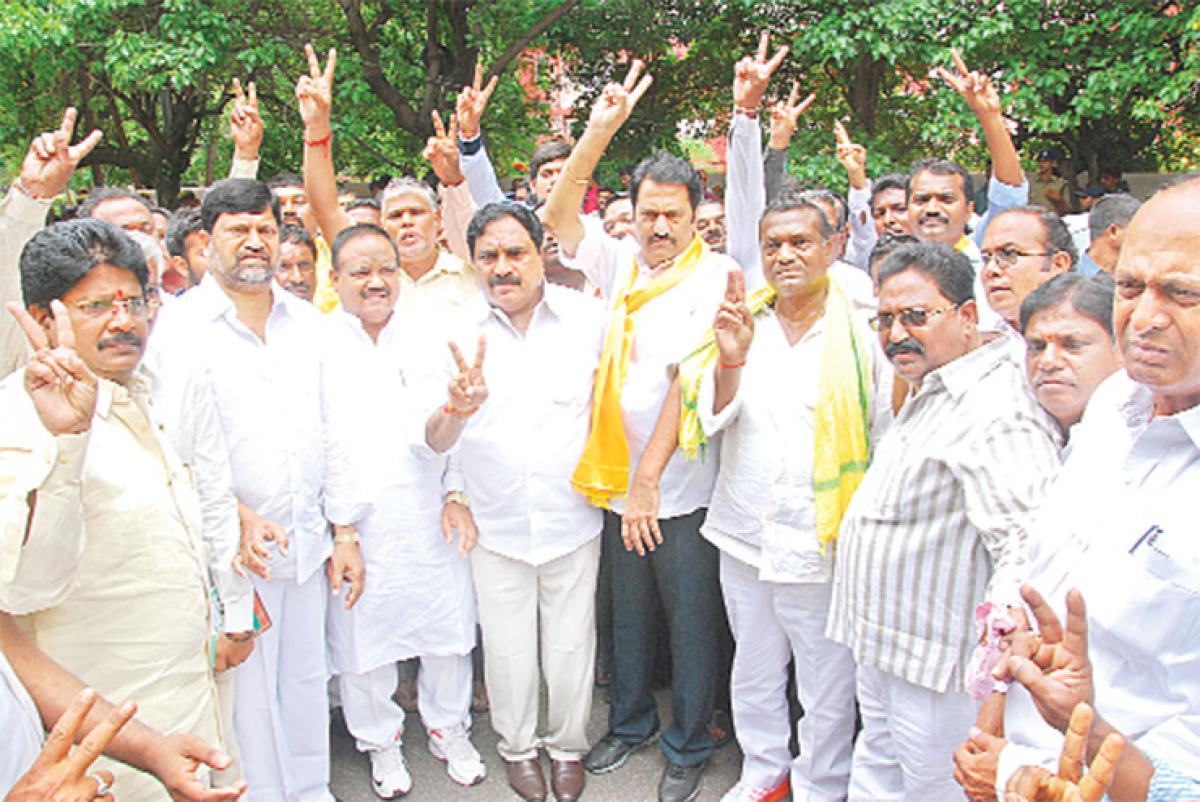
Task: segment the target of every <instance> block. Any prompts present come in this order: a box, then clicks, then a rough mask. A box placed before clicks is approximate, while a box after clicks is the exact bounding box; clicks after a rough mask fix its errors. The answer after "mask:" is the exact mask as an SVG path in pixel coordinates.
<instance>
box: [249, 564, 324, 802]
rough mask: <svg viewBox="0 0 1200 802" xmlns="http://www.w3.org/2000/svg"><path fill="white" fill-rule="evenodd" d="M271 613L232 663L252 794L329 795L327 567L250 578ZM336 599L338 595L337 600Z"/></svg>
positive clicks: (271, 799)
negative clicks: (300, 579)
mask: <svg viewBox="0 0 1200 802" xmlns="http://www.w3.org/2000/svg"><path fill="white" fill-rule="evenodd" d="M253 581H254V587H255V589H256V590H257V591H258V594H259V596H261V597H262V601H263V605H264V606H265V607H266V608H267V613H268V614H269V615H270V616H271V620H272V626H271V628H270V629H268V630H267V631H266V632H264V633H262V634H261V635H259V637H258V638H257V640H256V641H255V644H254V651H253V652H251V653H250V657H249V658H248V659H247V660H246V662H244V663H242V664H241V665H240V666H238V667H237V669H235V670H236V671H237V693H236V698H237V701H236V703H235V705H234V724H235V728H236V730H237V738H238V745H239V746H240V747H241V750H242V766H243V769H244V770H245V774H246V781H247V782H248V783H249V784H250V790H249V792H248V798H249V800H250V802H280V801H281V800H286V801H287V802H330V801H331V800H332V799H333V795H332V794H330V792H329V702H328V699H327V696H326V681H327V678H328V667H327V666H326V663H325V605H326V601H327V595H328V593H329V589H328V584H327V583H326V581H325V572H324V570H318V571H317V572H316V573H314V574H313V575H312V576H311V577H309V578H308V580H307V581H305V582H304V583H302V584H297V583H296V581H295V580H292V579H275V580H271V581H270V582H263V581H262V580H260V579H259V578H258V577H254V578H253ZM338 603H339V604H340V603H341V600H340V599H339V600H338Z"/></svg>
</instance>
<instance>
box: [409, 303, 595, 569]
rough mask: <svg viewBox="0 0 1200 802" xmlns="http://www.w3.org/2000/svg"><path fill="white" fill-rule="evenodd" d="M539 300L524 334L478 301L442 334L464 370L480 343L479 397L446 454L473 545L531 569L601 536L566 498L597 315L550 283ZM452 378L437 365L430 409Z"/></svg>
mask: <svg viewBox="0 0 1200 802" xmlns="http://www.w3.org/2000/svg"><path fill="white" fill-rule="evenodd" d="M544 291H545V296H544V297H543V299H542V301H541V303H540V304H538V307H537V309H536V310H535V311H534V313H533V319H532V320H531V321H530V322H529V328H528V329H527V330H526V332H525V334H524V335H522V334H521V333H520V332H518V331H517V330H516V329H514V328H513V327H512V324H511V323H510V322H509V320H508V318H507V317H506V316H505V314H504V313H503V312H502V311H500V310H499V309H495V308H493V307H491V306H489V305H488V303H487V302H486V301H485V300H484V297H483V296H482V295H479V296H477V297H475V298H472V299H471V300H470V301H468V303H467V305H466V306H465V307H464V308H463V311H462V315H461V317H460V318H459V320H458V321H457V323H458V325H457V326H456V327H455V328H454V329H453V330H452V333H451V336H452V337H453V338H454V341H455V342H456V343H457V344H458V347H459V348H460V349H461V350H462V352H463V356H464V358H465V359H466V360H467V362H468V363H469V362H471V361H472V360H473V359H474V358H475V356H474V355H475V350H476V347H477V345H478V342H479V335H480V334H482V335H484V336H485V337H486V338H487V355H486V357H485V360H484V364H483V375H484V381H485V382H486V383H487V388H488V397H487V400H486V401H485V402H484V404H483V406H482V407H480V409H479V411H478V412H476V413H475V415H473V416H472V417H471V418H470V419H468V421H467V425H466V428H465V429H464V430H463V433H462V436H461V437H460V438H459V440H458V444H457V446H456V449H457V457H458V460H459V463H460V465H461V470H462V475H463V479H464V481H465V486H466V490H467V493H468V494H469V495H470V497H471V511H472V512H473V513H474V515H475V522H476V524H477V525H478V527H479V545H480V546H481V547H483V548H485V549H487V550H489V551H492V552H495V553H497V554H500V555H501V556H504V557H508V558H510V559H513V560H520V561H522V562H526V563H529V564H531V565H542V564H545V563H548V562H550V561H551V560H554V559H557V558H559V557H562V556H564V555H566V554H569V553H571V552H572V551H574V550H575V549H577V548H579V547H580V546H582V545H583V544H584V543H586V542H588V541H589V540H591V539H592V538H594V537H596V536H598V535H599V534H600V527H601V513H600V510H599V509H596V508H594V507H592V506H590V505H589V504H588V503H587V500H586V499H585V498H584V497H583V496H582V495H580V494H579V493H577V492H575V489H574V488H573V487H571V474H572V473H573V472H574V470H575V465H576V463H578V462H579V457H580V455H582V454H583V446H584V443H585V442H586V441H587V435H588V426H589V424H590V423H591V411H592V386H593V382H594V379H595V375H596V366H597V365H598V364H599V361H600V351H601V349H602V348H603V344H604V323H605V321H604V312H603V307H602V306H601V305H600V304H599V303H598V302H597V301H595V300H594V299H592V298H588V297H587V296H585V295H583V294H582V293H578V292H575V291H574V290H568V289H566V288H563V287H559V286H557V285H554V284H549V283H547V284H545V286H544ZM455 372H456V370H455V368H454V364H453V362H451V361H447V363H446V368H445V371H444V373H443V375H442V376H441V377H440V380H439V382H438V385H439V387H440V390H441V399H442V401H439V402H438V403H439V405H440V404H441V403H443V402H444V399H445V392H446V391H445V387H446V385H447V384H448V383H449V380H450V378H451V377H452V376H453V375H454V374H455ZM434 409H436V407H433V408H431V409H430V410H429V411H430V412H433V411H434Z"/></svg>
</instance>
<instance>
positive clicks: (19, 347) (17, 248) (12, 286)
mask: <svg viewBox="0 0 1200 802" xmlns="http://www.w3.org/2000/svg"><path fill="white" fill-rule="evenodd" d="M48 211H50V201H41V200H34V199H33V198H31V197H29V196H28V195H26V194H25V193H24V192H22V191H21V190H19V189H17V187H16V186H13V187H11V188H9V190H8V194H7V195H5V196H4V200H2V201H0V306H2V305H3V304H5V303H7V302H8V301H17V302H18V303H21V267H20V264H21V251H22V250H23V249H24V248H25V243H27V242H28V241H29V240H30V239H31V238H32V237H33V235H34V234H36V233H37V232H39V231H41V230H42V227H43V226H44V225H45V221H46V212H48ZM21 305H22V306H24V303H21ZM0 311H3V312H4V314H3V315H0V376H7V375H8V374H10V373H12V372H13V371H14V370H16V369H17V368H19V367H22V366H23V365H24V364H25V362H26V360H27V359H28V358H29V343H28V341H27V340H26V339H25V334H24V332H22V331H21V327H20V326H19V325H17V321H16V319H15V318H14V317H13V316H12V315H10V314H9V313H8V310H7V309H4V310H0Z"/></svg>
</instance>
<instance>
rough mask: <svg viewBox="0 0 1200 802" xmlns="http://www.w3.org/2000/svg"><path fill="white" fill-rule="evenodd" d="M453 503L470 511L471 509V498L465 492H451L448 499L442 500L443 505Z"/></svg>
mask: <svg viewBox="0 0 1200 802" xmlns="http://www.w3.org/2000/svg"><path fill="white" fill-rule="evenodd" d="M451 501H454V502H457V503H458V504H461V505H463V506H464V507H466V508H467V509H468V510H469V509H471V497H470V496H468V495H467V493H466V491H465V490H451V491H449V492H447V493H446V497H445V498H444V499H442V503H443V504H448V503H450V502H451Z"/></svg>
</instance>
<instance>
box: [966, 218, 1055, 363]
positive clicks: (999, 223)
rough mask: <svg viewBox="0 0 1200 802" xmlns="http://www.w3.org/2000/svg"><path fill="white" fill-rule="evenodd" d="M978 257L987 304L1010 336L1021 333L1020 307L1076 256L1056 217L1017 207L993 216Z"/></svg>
mask: <svg viewBox="0 0 1200 802" xmlns="http://www.w3.org/2000/svg"><path fill="white" fill-rule="evenodd" d="M980 256H981V258H982V259H983V272H982V274H981V278H982V279H983V289H984V292H986V293H987V301H988V303H989V304H990V305H991V307H992V309H994V310H995V311H996V313H997V314H998V315H1000V317H1002V318H1003V319H1004V322H1005V323H1006V324H1007V326H1008V329H1007V331H1009V332H1011V333H1014V334H1015V333H1016V332H1018V331H1020V328H1021V327H1020V322H1021V303H1022V302H1023V301H1024V300H1025V298H1026V297H1027V296H1028V295H1029V293H1031V292H1033V291H1034V290H1036V289H1037V288H1038V287H1040V286H1041V285H1043V284H1045V283H1046V282H1047V281H1049V280H1050V279H1052V278H1054V277H1055V276H1057V275H1060V274H1062V273H1065V272H1067V271H1068V270H1070V269H1071V268H1072V267H1073V266H1074V265H1075V260H1076V258H1078V252H1077V251H1076V250H1075V243H1074V241H1073V240H1072V239H1071V232H1070V231H1068V230H1067V226H1066V224H1065V223H1063V221H1062V218H1061V217H1059V216H1058V215H1057V214H1055V213H1054V212H1052V211H1050V210H1048V209H1043V208H1042V207H1040V206H1023V207H1020V208H1017V209H1006V210H1004V211H1003V212H1001V213H1000V214H998V215H996V217H995V218H994V219H993V220H992V224H991V225H990V226H988V230H987V232H986V233H985V234H984V235H983V248H982V249H981V251H980ZM1022 347H1023V345H1022Z"/></svg>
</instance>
